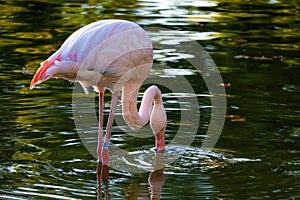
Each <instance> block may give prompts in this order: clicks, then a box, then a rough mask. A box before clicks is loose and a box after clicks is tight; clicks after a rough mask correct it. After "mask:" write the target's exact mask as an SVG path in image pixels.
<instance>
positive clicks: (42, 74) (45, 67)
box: [30, 54, 61, 90]
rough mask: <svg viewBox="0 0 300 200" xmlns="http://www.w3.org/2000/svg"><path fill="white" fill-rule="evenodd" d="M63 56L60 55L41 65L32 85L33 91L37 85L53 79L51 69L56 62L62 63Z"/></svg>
mask: <svg viewBox="0 0 300 200" xmlns="http://www.w3.org/2000/svg"><path fill="white" fill-rule="evenodd" d="M60 58H61V54H59V55H58V56H57V57H56V58H55V59H47V60H45V61H44V62H42V63H41V66H40V68H39V69H38V70H37V71H36V73H35V75H34V77H33V79H32V80H31V83H30V89H31V90H32V89H33V88H34V86H35V85H37V84H39V83H41V82H43V81H46V80H48V79H49V78H51V77H52V75H53V74H52V73H49V69H50V68H51V67H53V66H54V65H55V62H57V61H60Z"/></svg>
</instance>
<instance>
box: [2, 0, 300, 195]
mask: <svg viewBox="0 0 300 200" xmlns="http://www.w3.org/2000/svg"><path fill="white" fill-rule="evenodd" d="M299 5H300V1H298V0H292V1H283V0H282V1H280V0H270V1H261V0H252V1H240V0H231V1H228V0H218V1H217V0H216V1H189V0H182V1H177V0H170V1H156V0H153V1H148V0H141V1H133V0H127V1H103V2H102V3H96V1H74V2H72V1H54V0H53V1H48V2H47V1H43V0H40V1H38V0H35V1H6V2H5V3H3V2H2V4H1V5H0V9H1V21H0V24H1V31H0V34H1V38H0V48H1V49H0V53H1V56H0V69H1V72H0V81H1V90H0V91H1V98H0V103H1V112H2V113H1V115H0V130H1V134H0V181H1V184H0V199H96V198H97V197H98V199H101V197H103V198H104V199H150V198H151V197H152V198H153V199H155V198H157V197H158V196H160V198H161V199H298V198H300V117H299V114H300V106H299V102H300V96H299V94H300V82H299V75H300V71H299V67H300V56H299V55H300V54H299V50H300V39H299V38H300V28H299V27H300V21H299V19H300V14H299V12H300V7H299ZM109 18H118V19H126V20H131V21H134V22H136V23H138V24H140V25H141V26H142V27H143V28H145V29H147V28H149V27H156V30H157V28H159V29H161V30H163V31H161V32H158V33H157V32H154V31H151V30H150V31H149V34H150V36H151V38H152V39H153V41H154V47H155V50H154V57H155V59H154V62H155V64H156V66H158V68H156V69H154V70H153V72H152V73H151V75H150V77H160V78H161V79H162V80H164V81H172V77H175V78H176V77H184V79H185V80H188V81H189V84H190V85H191V87H192V88H193V91H194V93H195V94H191V93H189V92H187V93H181V94H173V93H172V91H171V90H170V89H168V88H167V87H163V85H161V86H160V88H161V90H162V92H163V98H164V102H165V104H164V105H165V108H166V111H167V115H168V126H167V130H166V142H167V143H170V141H171V140H172V138H173V137H174V136H175V135H176V133H177V131H178V130H179V127H180V126H185V127H187V128H189V127H190V128H191V129H192V128H193V127H192V126H193V125H191V123H190V122H189V121H184V120H181V113H182V112H183V111H184V110H185V111H188V112H190V113H191V116H193V114H194V113H195V112H196V113H197V109H198V110H199V111H200V113H201V114H200V118H199V119H200V122H199V127H197V129H196V130H197V131H196V132H197V135H196V137H195V138H194V140H193V143H192V145H191V146H190V147H189V148H188V149H185V150H183V151H180V148H181V147H180V146H177V147H176V146H175V147H172V146H169V147H168V148H167V149H166V152H165V155H164V156H165V157H166V156H168V155H174V154H179V151H180V155H179V156H178V159H177V160H175V161H174V162H171V163H167V164H166V166H165V167H164V168H163V169H161V170H158V171H155V172H151V173H150V172H143V173H134V172H132V171H130V170H127V169H126V167H124V169H122V167H119V168H115V167H114V168H110V169H106V168H104V169H100V168H99V169H98V174H99V173H100V172H102V173H104V178H105V175H107V173H108V172H107V170H109V176H108V182H106V183H105V184H101V185H100V186H97V176H96V174H97V173H96V172H97V165H98V163H97V159H96V158H95V157H94V156H93V155H91V154H90V153H89V151H88V150H87V149H86V147H85V145H84V144H83V142H82V141H81V139H80V137H79V136H78V128H76V126H75V124H74V118H76V116H73V107H72V106H73V102H72V95H73V84H72V83H69V82H67V81H65V80H54V79H53V80H48V81H47V82H45V83H43V84H41V85H39V86H38V87H37V88H36V89H35V90H29V83H30V80H31V78H32V76H33V74H34V72H35V70H36V69H37V68H38V66H39V63H40V62H42V61H43V60H45V59H47V58H48V57H49V56H50V55H51V54H52V53H53V52H54V51H55V50H57V49H58V48H59V46H60V45H61V44H62V42H63V41H64V40H65V39H66V38H67V37H68V36H69V35H70V34H71V33H72V32H74V31H75V30H77V29H78V28H80V27H82V26H84V25H86V24H89V23H91V22H94V21H97V20H101V19H109ZM182 38H188V39H189V40H193V41H196V42H197V43H198V44H200V45H201V46H202V47H203V48H204V49H205V50H206V51H207V52H208V53H209V55H210V56H211V57H212V59H213V60H214V62H215V63H216V66H218V70H219V71H220V73H221V75H222V78H223V81H224V83H225V85H224V86H225V89H226V97H227V115H226V119H225V125H224V127H223V130H222V134H221V136H220V137H219V139H218V141H217V144H216V145H215V146H214V148H213V149H210V150H207V149H202V148H201V145H202V142H203V140H204V138H205V137H204V135H205V134H206V132H207V130H208V127H209V126H210V119H211V112H212V111H211V110H212V108H213V107H212V105H211V100H210V99H211V97H212V96H211V94H210V92H209V90H208V88H207V86H206V85H205V82H204V81H203V79H202V78H201V76H200V74H199V72H198V71H197V70H196V69H195V67H193V65H191V63H189V62H187V61H186V59H184V58H185V57H189V56H195V55H196V52H195V55H191V53H190V52H189V53H187V52H185V51H184V48H182V46H183V45H184V41H182ZM182 49H183V50H182ZM159 67H161V68H159ZM174 84H176V82H174ZM145 88H146V87H145V86H143V87H142V88H141V93H142V92H143V91H144V90H145ZM91 95H92V96H89V97H91V98H90V99H92V100H93V101H92V102H91V103H93V102H94V101H97V99H96V96H95V94H91ZM109 97H110V94H109V93H107V96H106V102H107V104H105V116H106V117H107V114H108V109H109V99H110V98H109ZM179 97H180V99H181V101H182V102H181V103H182V105H185V106H184V107H181V104H180V103H179V100H178V99H179ZM192 97H196V99H197V103H198V104H197V109H196V110H195V109H191V107H189V105H190V102H191V101H192ZM95 99H96V100H95ZM139 100H140V99H139ZM83 106H84V105H83ZM120 109H121V108H120V107H119V108H118V109H117V112H118V113H120ZM117 115H118V114H117ZM224 117H225V116H224ZM197 126H198V124H197ZM90 129H91V130H90V131H91V133H94V135H95V134H96V133H97V125H95V126H91V127H90ZM125 129H126V127H125ZM95 137H96V135H95ZM112 143H114V144H116V146H117V147H118V148H120V149H124V150H126V151H127V152H129V153H130V154H131V155H132V156H133V158H134V160H138V161H139V163H140V166H138V167H140V168H143V165H144V166H145V167H147V166H150V165H151V163H150V162H151V161H149V160H148V159H147V156H152V158H153V155H154V151H153V148H154V141H153V137H145V138H142V137H141V138H138V137H136V135H134V133H132V134H127V132H126V130H124V129H123V128H122V127H119V126H117V125H115V126H114V128H113V136H112ZM111 153H113V152H111ZM111 156H112V158H111V162H112V163H113V162H116V160H117V159H118V158H114V157H113V155H111ZM155 159H156V161H157V160H164V158H163V156H162V155H157V157H156V158H155ZM128 162H129V161H128ZM165 162H166V160H165ZM127 168H130V166H129V167H128V166H127ZM151 193H152V194H151ZM151 195H152V196H151Z"/></svg>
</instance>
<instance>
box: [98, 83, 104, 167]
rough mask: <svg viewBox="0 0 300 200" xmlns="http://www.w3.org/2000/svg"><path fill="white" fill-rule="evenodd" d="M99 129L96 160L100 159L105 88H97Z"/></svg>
mask: <svg viewBox="0 0 300 200" xmlns="http://www.w3.org/2000/svg"><path fill="white" fill-rule="evenodd" d="M98 90H99V124H98V125H99V126H98V128H99V130H98V146H97V155H98V161H102V157H101V155H102V143H103V110H104V91H105V88H99V87H98Z"/></svg>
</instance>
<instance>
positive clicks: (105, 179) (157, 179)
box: [97, 153, 165, 200]
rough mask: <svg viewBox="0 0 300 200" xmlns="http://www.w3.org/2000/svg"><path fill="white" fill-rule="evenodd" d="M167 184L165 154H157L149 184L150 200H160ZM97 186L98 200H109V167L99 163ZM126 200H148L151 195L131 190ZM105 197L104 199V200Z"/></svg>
mask: <svg viewBox="0 0 300 200" xmlns="http://www.w3.org/2000/svg"><path fill="white" fill-rule="evenodd" d="M164 183H165V174H164V153H155V158H154V163H153V171H151V172H150V173H149V178H148V184H149V186H150V199H153V200H156V199H157V200H158V199H160V196H161V192H162V187H163V185H164ZM97 184H98V189H97V192H98V195H97V199H98V200H102V199H105V200H109V199H111V198H110V191H109V167H108V166H107V165H103V164H102V163H100V162H99V163H98V167H97ZM129 188H130V186H129ZM126 193H127V194H126V196H125V197H124V199H141V198H142V199H143V198H148V197H149V194H148V193H147V192H138V191H136V190H133V191H132V190H129V191H128V192H126ZM103 196H104V198H103Z"/></svg>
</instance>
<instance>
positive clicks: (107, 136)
mask: <svg viewBox="0 0 300 200" xmlns="http://www.w3.org/2000/svg"><path fill="white" fill-rule="evenodd" d="M118 96H119V92H114V93H113V94H112V97H111V105H110V110H109V117H108V122H107V125H106V134H105V138H104V142H103V147H102V163H103V164H104V165H108V161H109V152H108V146H109V142H110V136H111V130H112V125H113V122H114V117H115V111H116V107H117V104H118Z"/></svg>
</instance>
